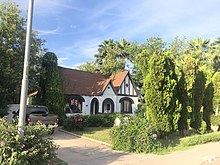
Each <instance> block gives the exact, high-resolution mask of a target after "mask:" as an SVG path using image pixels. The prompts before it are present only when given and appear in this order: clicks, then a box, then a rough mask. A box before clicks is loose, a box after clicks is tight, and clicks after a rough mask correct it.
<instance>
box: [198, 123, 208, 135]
mask: <svg viewBox="0 0 220 165" xmlns="http://www.w3.org/2000/svg"><path fill="white" fill-rule="evenodd" d="M206 130H207V124H206V122H205V121H204V120H202V122H201V127H200V128H199V133H200V134H205V133H206Z"/></svg>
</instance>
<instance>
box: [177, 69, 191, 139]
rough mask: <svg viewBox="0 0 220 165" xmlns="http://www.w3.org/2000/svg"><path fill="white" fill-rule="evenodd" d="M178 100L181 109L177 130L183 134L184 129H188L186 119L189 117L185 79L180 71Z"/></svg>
mask: <svg viewBox="0 0 220 165" xmlns="http://www.w3.org/2000/svg"><path fill="white" fill-rule="evenodd" d="M177 97H178V100H179V102H180V103H181V111H180V118H179V121H178V130H179V131H180V132H181V134H182V135H185V131H186V130H188V129H189V127H188V123H187V119H188V117H189V113H188V109H187V108H188V104H189V101H188V95H187V88H186V80H185V75H184V73H183V72H182V75H181V77H180V80H179V83H178V96H177Z"/></svg>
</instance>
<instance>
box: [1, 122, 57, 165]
mask: <svg viewBox="0 0 220 165" xmlns="http://www.w3.org/2000/svg"><path fill="white" fill-rule="evenodd" d="M17 130H18V127H17V125H13V124H11V123H8V122H7V121H6V119H0V164H1V165H8V164H11V165H17V164H24V165H38V164H42V165H43V164H48V163H49V162H50V160H52V159H53V158H54V157H55V156H56V154H55V151H56V149H57V147H56V146H55V145H54V143H53V141H52V140H51V139H50V138H48V137H46V136H47V135H48V132H49V129H47V128H45V127H44V126H42V125H35V126H25V127H24V137H23V138H22V139H21V138H19V136H18V135H17Z"/></svg>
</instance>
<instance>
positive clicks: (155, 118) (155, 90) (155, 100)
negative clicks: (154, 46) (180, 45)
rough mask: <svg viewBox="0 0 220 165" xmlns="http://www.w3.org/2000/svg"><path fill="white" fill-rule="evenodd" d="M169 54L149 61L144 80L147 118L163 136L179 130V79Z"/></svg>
mask: <svg viewBox="0 0 220 165" xmlns="http://www.w3.org/2000/svg"><path fill="white" fill-rule="evenodd" d="M171 56H172V55H171V54H170V53H169V52H165V53H164V52H161V53H160V54H159V53H157V54H154V55H153V56H152V57H151V59H150V61H149V70H148V74H147V75H146V76H145V78H144V88H145V102H146V105H147V110H146V114H147V118H148V120H149V121H150V122H152V123H153V124H156V125H157V127H158V129H159V130H160V131H161V133H162V135H166V134H168V133H170V132H172V131H174V130H175V129H176V128H177V122H178V120H179V115H180V114H179V109H178V108H177V99H176V91H177V77H176V74H175V65H174V63H173V60H172V58H171Z"/></svg>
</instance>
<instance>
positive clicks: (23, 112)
mask: <svg viewBox="0 0 220 165" xmlns="http://www.w3.org/2000/svg"><path fill="white" fill-rule="evenodd" d="M33 6H34V0H29V7H28V20H27V32H26V44H25V56H24V68H23V78H22V86H21V98H20V111H19V120H18V135H19V137H20V138H23V137H24V125H25V118H26V108H27V94H28V75H29V61H30V47H31V31H32V18H33Z"/></svg>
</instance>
